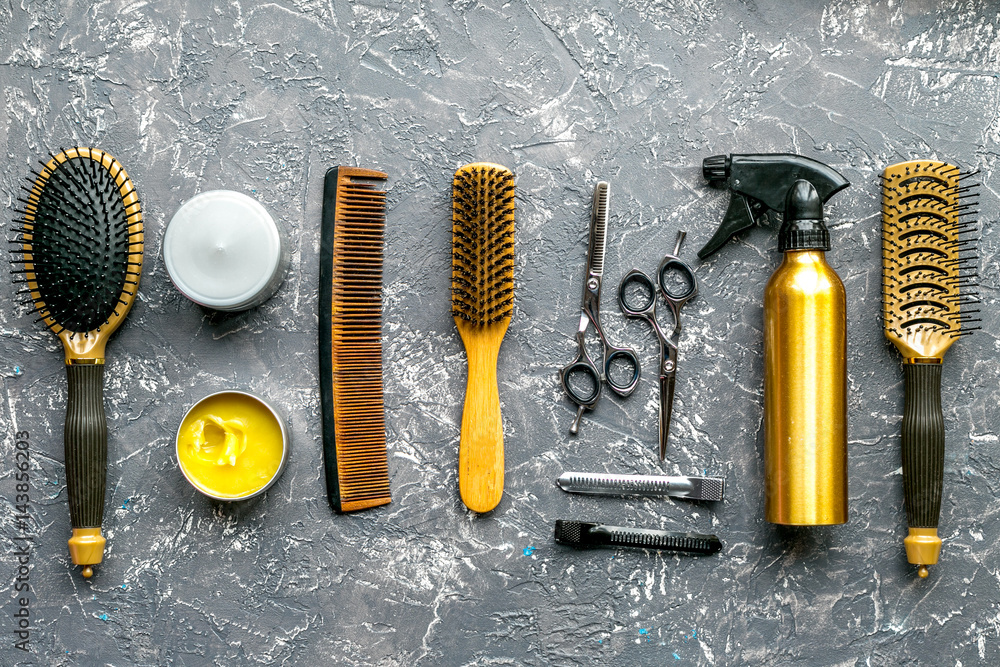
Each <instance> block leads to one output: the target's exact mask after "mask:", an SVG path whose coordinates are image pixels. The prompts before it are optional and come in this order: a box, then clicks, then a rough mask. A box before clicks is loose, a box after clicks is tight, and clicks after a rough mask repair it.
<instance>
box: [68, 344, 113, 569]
mask: <svg viewBox="0 0 1000 667" xmlns="http://www.w3.org/2000/svg"><path fill="white" fill-rule="evenodd" d="M66 376H67V378H68V380H69V398H68V401H67V403H66V426H65V431H64V436H63V442H64V445H65V456H66V490H67V494H68V496H69V513H70V520H71V522H72V524H73V539H71V540H70V541H69V546H70V553H71V555H72V557H73V562H74V563H76V564H77V565H94V564H97V563H100V562H101V559H102V557H103V554H104V538H103V537H101V533H100V530H101V522H102V520H103V519H104V490H105V479H106V477H107V469H108V422H107V418H106V417H105V415H104V364H68V365H67V366H66ZM85 576H88V575H86V574H85Z"/></svg>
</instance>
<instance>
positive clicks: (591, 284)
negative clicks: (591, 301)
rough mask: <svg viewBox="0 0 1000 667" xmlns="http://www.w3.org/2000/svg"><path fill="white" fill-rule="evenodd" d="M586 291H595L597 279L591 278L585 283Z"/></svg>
mask: <svg viewBox="0 0 1000 667" xmlns="http://www.w3.org/2000/svg"><path fill="white" fill-rule="evenodd" d="M587 289H589V290H595V289H597V278H591V279H590V280H588V281H587Z"/></svg>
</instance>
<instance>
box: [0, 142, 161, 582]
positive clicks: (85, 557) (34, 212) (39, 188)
mask: <svg viewBox="0 0 1000 667" xmlns="http://www.w3.org/2000/svg"><path fill="white" fill-rule="evenodd" d="M28 181H29V182H30V183H31V187H30V188H27V187H26V188H24V190H25V192H26V193H27V194H26V195H25V196H23V197H20V198H19V199H18V201H19V202H20V203H21V208H20V210H19V211H18V214H19V216H20V217H19V218H18V219H16V220H15V221H14V223H15V227H14V232H15V234H17V235H18V236H17V238H15V239H13V241H12V244H13V248H12V252H13V253H14V254H15V255H17V254H20V259H14V260H13V261H12V263H13V264H14V265H15V269H14V270H13V271H12V272H11V273H12V274H13V275H14V283H15V284H19V285H23V287H22V288H21V289H20V291H19V292H18V294H19V295H22V296H23V297H24V300H23V301H22V304H24V305H28V304H30V305H31V306H32V309H33V311H34V313H35V314H37V316H38V320H37V321H40V322H43V323H45V326H47V327H48V328H49V329H51V330H52V331H53V333H55V334H56V335H57V336H58V337H59V340H61V341H62V344H63V349H64V351H65V353H66V374H67V377H68V380H69V396H68V400H67V405H66V427H65V433H64V444H65V456H66V488H67V494H68V496H69V511H70V518H71V522H72V525H73V536H72V537H71V538H70V540H69V551H70V555H71V556H72V558H73V562H74V563H75V564H77V565H83V566H84V569H83V576H85V577H89V576H91V575H92V574H93V568H92V567H91V566H92V565H95V564H97V563H100V562H101V559H102V558H103V556H104V543H105V539H104V537H103V536H102V535H101V521H102V519H103V518H104V490H105V478H106V476H107V461H108V426H107V419H106V417H105V415H104V347H105V345H106V343H107V340H108V337H109V336H111V334H112V333H114V331H115V330H116V329H117V328H118V327H119V326H120V325H121V323H122V321H123V320H124V319H125V316H126V315H127V314H128V311H129V309H131V307H132V303H133V302H134V301H135V297H136V294H137V292H138V286H139V275H140V273H141V272H142V252H143V233H142V211H141V208H140V205H139V197H138V195H137V194H136V192H135V188H134V187H133V185H132V181H131V179H129V177H128V174H127V173H126V172H125V169H124V168H122V165H121V163H120V162H118V160H116V159H115V158H113V157H111V156H110V155H108V154H107V153H105V152H104V151H102V150H99V149H97V148H70V149H68V150H64V151H62V152H61V153H59V154H58V155H55V156H53V157H52V159H51V160H49V161H48V162H45V163H42V168H41V169H40V170H37V171H35V172H34V173H33V174H32V175H31V176H29V178H28Z"/></svg>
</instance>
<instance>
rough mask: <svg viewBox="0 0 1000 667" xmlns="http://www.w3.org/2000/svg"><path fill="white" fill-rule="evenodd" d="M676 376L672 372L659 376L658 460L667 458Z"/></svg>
mask: <svg viewBox="0 0 1000 667" xmlns="http://www.w3.org/2000/svg"><path fill="white" fill-rule="evenodd" d="M676 381H677V377H676V376H675V375H673V374H672V373H671V374H670V375H667V376H665V377H664V376H661V377H660V460H661V461H663V460H665V459H666V458H667V438H668V437H669V436H670V416H671V415H672V414H673V411H674V385H675V384H676Z"/></svg>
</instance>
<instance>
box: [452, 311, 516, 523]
mask: <svg viewBox="0 0 1000 667" xmlns="http://www.w3.org/2000/svg"><path fill="white" fill-rule="evenodd" d="M508 321H509V320H508ZM458 330H459V332H460V333H461V334H462V340H463V341H464V342H465V352H466V355H467V356H468V358H469V380H468V383H467V384H466V387H465V409H464V411H463V412H462V439H461V442H460V443H459V447H458V490H459V494H460V495H461V496H462V502H463V503H465V506H466V507H468V508H469V509H470V510H472V511H473V512H489V511H490V510H492V509H493V508H495V507H496V506H497V505H498V504H499V503H500V498H501V497H502V496H503V472H504V460H503V420H502V419H501V417H500V392H499V389H498V387H497V356H498V354H499V352H500V341H501V339H502V338H503V334H504V332H505V331H506V330H507V322H503V323H500V324H493V325H489V326H486V327H473V326H471V325H468V324H467V323H465V322H460V323H459V325H458Z"/></svg>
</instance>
